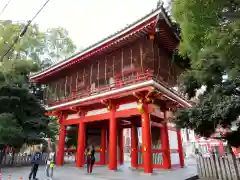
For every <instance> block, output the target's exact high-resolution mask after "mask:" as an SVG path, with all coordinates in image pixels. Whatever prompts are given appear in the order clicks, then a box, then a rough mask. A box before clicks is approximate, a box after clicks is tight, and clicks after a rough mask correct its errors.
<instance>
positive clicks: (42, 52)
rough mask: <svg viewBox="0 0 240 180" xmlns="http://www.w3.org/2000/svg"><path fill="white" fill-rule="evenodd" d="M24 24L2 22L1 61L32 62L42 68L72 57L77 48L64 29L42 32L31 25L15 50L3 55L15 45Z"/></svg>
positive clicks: (0, 27)
mask: <svg viewBox="0 0 240 180" xmlns="http://www.w3.org/2000/svg"><path fill="white" fill-rule="evenodd" d="M23 26H24V24H20V23H12V22H11V21H2V22H0V47H1V49H0V61H4V60H9V59H18V60H20V59H21V60H32V61H34V62H36V63H37V64H38V65H40V67H41V68H43V67H47V66H49V65H51V64H52V63H53V62H55V61H59V60H63V59H64V58H66V56H70V55H72V54H73V53H74V52H75V50H76V46H75V45H74V43H73V41H72V40H71V38H70V37H69V36H68V32H67V31H66V30H65V29H64V28H60V27H59V28H53V29H48V30H47V31H45V32H44V31H40V30H39V27H38V25H36V24H34V25H30V26H29V28H28V30H27V32H26V34H25V35H24V37H23V38H21V39H19V41H18V43H17V44H16V45H15V46H14V50H12V51H11V52H10V53H8V55H7V56H5V58H4V59H2V58H3V55H4V54H5V53H6V51H7V50H8V48H9V46H10V45H11V44H13V42H14V39H15V38H16V36H18V35H19V34H20V32H21V30H22V28H23Z"/></svg>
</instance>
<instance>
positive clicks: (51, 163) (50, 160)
mask: <svg viewBox="0 0 240 180" xmlns="http://www.w3.org/2000/svg"><path fill="white" fill-rule="evenodd" d="M54 161H55V153H54V152H53V151H52V149H50V152H49V155H48V158H47V165H46V176H47V179H49V180H52V177H53V168H54Z"/></svg>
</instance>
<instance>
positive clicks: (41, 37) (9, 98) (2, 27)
mask: <svg viewBox="0 0 240 180" xmlns="http://www.w3.org/2000/svg"><path fill="white" fill-rule="evenodd" d="M22 27H23V24H17V23H12V22H11V21H1V22H0V132H1V133H0V145H2V144H8V145H10V146H14V147H16V148H19V147H21V146H22V144H23V143H27V144H36V143H40V142H42V143H43V142H45V141H44V140H43V138H46V137H51V139H52V140H53V141H54V140H55V138H56V135H57V133H58V125H57V121H56V119H55V118H49V117H47V116H45V109H44V107H43V106H42V104H41V100H42V99H43V96H42V94H43V90H44V87H43V86H41V85H38V84H33V83H29V78H28V76H29V74H30V73H31V72H36V71H38V70H40V69H42V68H45V67H47V66H49V65H51V64H52V63H53V61H55V60H62V59H63V58H65V57H66V56H70V55H71V54H72V53H73V52H74V51H75V49H76V47H75V45H74V44H73V42H72V40H71V39H70V38H69V36H68V33H67V31H66V30H65V29H63V28H54V29H48V30H47V31H46V32H43V31H40V30H39V27H38V26H37V25H31V26H30V27H29V29H28V31H27V33H26V34H25V35H24V37H23V38H21V39H20V40H19V41H18V42H17V43H16V45H15V46H14V49H13V50H12V51H10V52H9V53H8V54H7V55H6V56H5V57H4V54H5V53H6V52H7V50H8V48H9V46H10V45H11V44H12V43H13V41H14V39H15V38H16V36H18V35H19V33H20V32H21V30H22ZM52 60H53V61H52ZM1 147H4V146H1Z"/></svg>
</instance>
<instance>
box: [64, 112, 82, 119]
mask: <svg viewBox="0 0 240 180" xmlns="http://www.w3.org/2000/svg"><path fill="white" fill-rule="evenodd" d="M77 118H80V116H79V114H78V113H76V114H69V115H68V116H67V120H69V119H77Z"/></svg>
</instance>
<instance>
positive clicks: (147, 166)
mask: <svg viewBox="0 0 240 180" xmlns="http://www.w3.org/2000/svg"><path fill="white" fill-rule="evenodd" d="M141 117H142V154H143V168H144V173H152V172H153V165H152V138H151V125H150V118H149V112H148V105H147V104H146V103H143V112H142V114H141Z"/></svg>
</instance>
